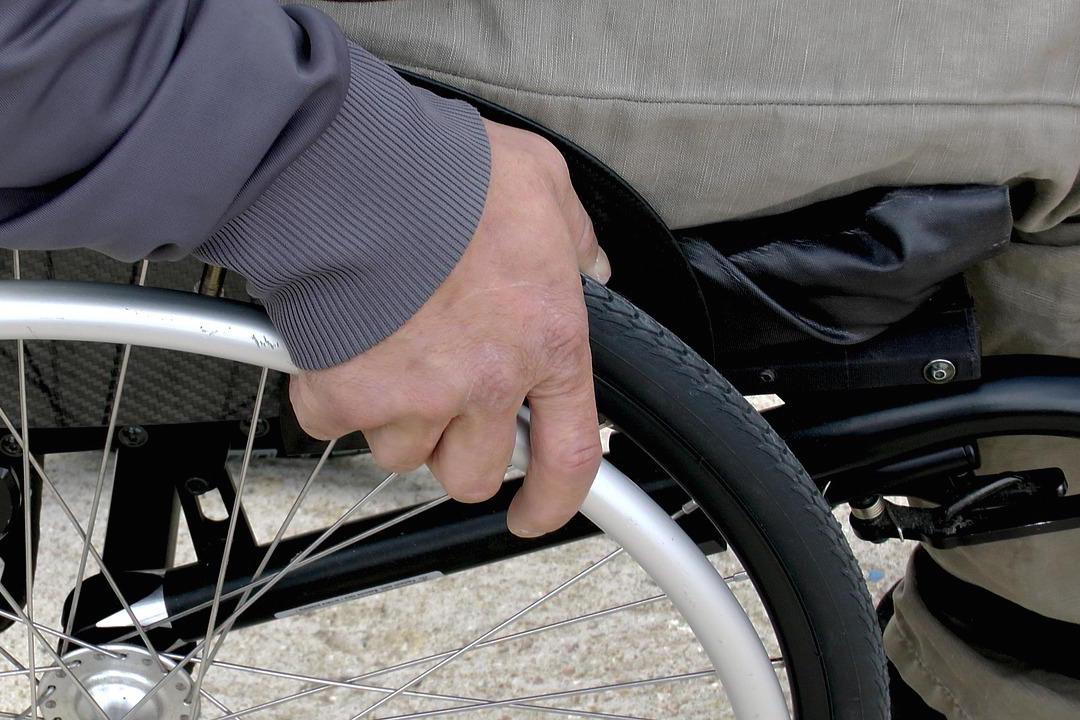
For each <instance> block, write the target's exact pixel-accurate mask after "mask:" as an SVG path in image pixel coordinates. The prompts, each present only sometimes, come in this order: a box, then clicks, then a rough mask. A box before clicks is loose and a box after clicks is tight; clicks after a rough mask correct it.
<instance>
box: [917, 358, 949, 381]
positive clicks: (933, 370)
mask: <svg viewBox="0 0 1080 720" xmlns="http://www.w3.org/2000/svg"><path fill="white" fill-rule="evenodd" d="M923 377H924V378H926V382H928V383H932V384H934V385H944V384H945V383H947V382H950V381H952V379H953V378H954V377H956V366H955V365H953V364H952V362H950V361H948V360H944V359H938V360H931V361H930V362H928V363H926V367H924V368H923Z"/></svg>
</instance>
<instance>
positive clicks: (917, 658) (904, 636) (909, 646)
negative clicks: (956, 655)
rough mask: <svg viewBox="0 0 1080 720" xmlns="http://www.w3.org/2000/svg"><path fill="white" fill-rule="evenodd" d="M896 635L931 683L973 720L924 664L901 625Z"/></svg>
mask: <svg viewBox="0 0 1080 720" xmlns="http://www.w3.org/2000/svg"><path fill="white" fill-rule="evenodd" d="M896 634H897V636H898V637H899V638H900V642H902V643H903V644H904V647H906V648H907V651H908V653H910V655H911V657H912V659H913V660H915V664H916V665H918V666H919V669H920V670H922V671H923V673H924V674H925V675H926V677H927V678H929V680H930V682H931V683H933V685H934V686H935V687H937V688H939V689H940V690H941V691H942V692H943V693H944V694H945V695H946V696H947V697H948V698H949V701H950V702H951V703H952V705H953V708H954V709H955V710H956V711H957V712H958V713H960V714H961V715H962V716H964V717H965V718H967V720H971V715H970V714H969V713H968V711H967V710H965V709H964V707H963V706H962V705H961V704H960V702H959V700H957V699H956V695H954V694H953V693H952V691H951V690H949V688H947V687H945V686H944V685H942V684H941V681H940V680H939V679H938V676H937V675H935V674H934V673H933V672H931V671H930V668H928V667H926V665H925V664H924V663H923V660H922V657H921V656H920V655H919V653H918V652H916V650H915V645H914V643H912V642H911V640H910V639H909V638H908V636H907V633H906V632H905V631H904V629H903V628H902V627H901V626H900V623H897V624H896Z"/></svg>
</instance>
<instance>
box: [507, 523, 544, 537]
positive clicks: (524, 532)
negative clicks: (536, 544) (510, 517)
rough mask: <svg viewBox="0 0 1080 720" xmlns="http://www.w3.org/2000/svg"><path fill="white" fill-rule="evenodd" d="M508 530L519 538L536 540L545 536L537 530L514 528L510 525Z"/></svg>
mask: <svg viewBox="0 0 1080 720" xmlns="http://www.w3.org/2000/svg"><path fill="white" fill-rule="evenodd" d="M506 529H507V530H509V531H510V532H511V533H513V534H514V535H517V536H518V537H519V538H535V537H540V536H541V535H543V534H544V533H542V532H537V531H536V530H531V529H529V528H525V527H518V526H513V525H510V524H507V526H506Z"/></svg>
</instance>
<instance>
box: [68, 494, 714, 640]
mask: <svg viewBox="0 0 1080 720" xmlns="http://www.w3.org/2000/svg"><path fill="white" fill-rule="evenodd" d="M518 487H520V483H519V482H509V483H506V484H505V485H504V486H503V488H502V489H501V490H500V491H499V493H498V494H497V495H496V496H495V498H493V499H492V500H489V501H487V502H484V503H477V504H472V505H459V504H451V503H447V504H443V505H440V506H438V507H435V508H432V509H429V510H426V511H425V512H423V513H421V514H420V515H418V516H417V517H416V518H411V519H408V520H405V521H403V522H401V523H399V524H397V525H395V526H394V531H393V532H392V533H386V537H383V536H382V535H381V534H380V535H376V536H373V537H371V538H368V539H365V540H364V541H362V542H358V543H356V544H354V545H352V546H350V547H346V548H343V549H341V550H339V551H337V552H335V553H333V554H331V555H328V556H326V557H325V558H322V559H319V560H317V561H315V562H312V563H311V564H309V565H306V566H304V567H302V568H298V569H295V570H293V571H291V572H290V573H289V574H288V576H286V577H285V578H284V579H283V580H282V581H281V582H280V583H278V584H276V585H275V586H274V587H273V588H271V590H269V591H268V592H267V593H266V595H265V596H264V597H262V598H260V599H259V600H258V601H257V602H256V603H255V604H253V605H252V606H251V608H250V609H249V610H248V611H246V612H245V613H244V614H243V615H242V616H241V617H240V618H239V620H238V622H237V625H236V627H244V626H247V625H251V624H255V623H259V622H263V621H266V620H271V619H274V618H275V617H280V616H281V615H283V614H289V613H293V612H297V611H301V610H303V609H306V608H309V607H310V608H314V607H318V606H320V605H324V604H325V605H329V604H333V603H335V602H339V601H342V600H346V599H351V598H356V597H361V596H363V595H366V594H371V593H375V592H378V591H379V590H381V589H387V588H390V587H397V586H400V585H402V584H409V583H412V582H417V581H420V580H423V579H426V578H428V577H434V576H435V575H441V574H450V573H453V572H458V571H461V570H466V569H469V568H471V567H476V566H479V565H483V564H485V563H490V562H494V561H496V560H502V559H506V558H510V557H514V556H517V555H520V554H523V553H529V552H535V551H536V550H538V549H542V548H545V547H551V546H554V545H560V544H563V543H567V542H571V541H573V540H577V539H580V538H583V537H588V536H591V535H594V534H597V533H598V532H599V530H598V529H597V528H596V526H594V525H593V524H592V523H591V522H589V521H588V520H586V519H585V518H584V517H583V516H581V515H578V516H577V517H576V518H575V519H574V520H572V521H571V522H570V523H569V524H568V525H566V526H565V527H563V528H562V529H561V530H559V531H557V532H555V533H551V534H549V535H545V536H543V537H541V538H537V539H531V540H525V539H521V538H518V537H515V536H513V535H511V534H510V533H509V532H508V531H507V529H506V507H507V506H508V504H509V501H510V498H511V497H512V495H513V493H514V492H516V491H517V489H518ZM643 487H645V489H646V490H647V492H649V494H650V495H651V496H652V497H653V498H654V499H655V500H657V502H659V503H660V505H661V506H662V507H664V508H665V509H666V510H668V511H669V512H674V511H675V510H677V509H678V508H679V507H681V506H682V504H683V503H684V502H685V501H686V494H685V493H684V492H683V491H682V490H681V489H680V488H679V487H678V486H677V485H676V484H675V483H674V481H672V480H670V479H663V478H662V479H657V480H655V481H652V482H649V483H645V484H643ZM406 511H407V509H403V510H400V511H395V512H393V513H389V514H384V515H377V516H372V517H368V518H364V519H361V520H357V521H354V522H351V523H348V524H346V525H344V526H343V527H342V528H341V529H339V530H338V532H336V533H334V534H333V535H331V536H330V537H329V538H328V539H327V540H326V541H325V543H324V544H323V546H321V547H322V548H328V547H332V546H334V545H337V544H339V543H342V542H345V541H347V540H348V539H350V538H355V537H358V536H360V535H361V534H362V533H364V532H365V531H366V530H369V529H370V528H373V527H375V526H377V525H379V524H381V523H384V522H386V521H387V520H389V519H392V518H393V517H396V516H397V515H399V514H401V513H404V512H406ZM680 524H681V525H682V527H683V528H684V530H685V531H686V532H687V534H688V535H690V537H691V538H695V539H698V540H699V541H700V542H701V543H702V545H703V548H704V549H705V550H706V551H711V550H715V549H717V545H716V542H715V537H716V531H715V529H714V528H713V527H712V526H711V524H710V523H709V520H708V519H707V518H706V517H705V516H704V514H703V513H700V512H698V513H692V514H691V515H689V516H687V517H686V518H684V519H683V520H682V521H681V523H680ZM319 534H320V533H311V534H305V535H300V536H296V537H293V538H289V539H287V540H284V541H283V542H282V543H281V545H279V546H278V548H277V550H276V552H275V554H274V555H273V556H272V558H271V560H270V562H269V564H268V566H267V569H266V571H265V573H264V575H265V576H269V575H271V574H273V573H274V572H276V571H278V570H280V569H281V568H283V567H284V566H285V565H287V564H288V563H289V562H290V561H291V560H292V559H293V558H294V557H296V556H297V554H299V553H300V552H301V551H302V550H304V549H305V548H307V547H308V545H309V544H310V543H311V542H312V540H314V539H315V538H316V537H317V536H318V535H319ZM262 551H263V548H259V549H258V550H257V551H256V553H257V555H258V557H260V558H261V555H262ZM252 570H253V568H252V567H251V566H250V565H248V566H246V567H245V565H244V563H242V562H230V563H229V572H228V575H227V577H226V582H225V585H224V588H223V591H224V593H225V594H226V595H227V594H228V593H229V592H231V591H233V590H235V589H237V588H239V587H241V586H243V585H244V584H246V583H248V582H250V581H251V578H252V575H251V573H252ZM216 574H217V568H216V567H208V566H207V565H205V564H202V563H196V564H193V565H186V566H182V567H178V568H172V569H169V570H167V571H165V572H164V573H163V574H162V573H153V574H151V573H140V572H129V573H122V574H120V575H119V576H118V578H117V580H118V582H120V584H121V585H122V587H125V588H131V595H130V596H129V597H130V598H133V599H139V598H142V597H145V596H146V595H149V594H150V593H151V592H152V591H154V590H156V589H157V588H158V587H162V588H163V589H164V598H165V604H166V608H167V610H168V612H169V613H170V614H178V613H180V612H183V611H185V610H188V609H191V608H193V607H195V606H197V605H200V604H202V603H206V602H208V601H209V600H211V599H212V597H213V592H214V586H215V580H216ZM82 592H83V598H84V599H83V600H80V603H79V617H78V618H77V619H76V620H77V622H76V625H75V627H76V629H77V631H76V634H77V635H78V636H79V637H80V638H82V639H84V640H87V641H92V642H106V641H109V640H113V639H115V638H117V637H119V636H121V635H123V634H125V633H126V632H127V629H125V628H112V629H108V630H102V629H99V628H95V627H94V626H95V625H96V623H97V622H98V621H99V620H101V619H102V618H103V617H107V616H109V615H112V614H113V613H115V612H117V611H118V610H119V609H120V606H119V604H118V603H117V602H116V600H115V597H114V595H113V594H112V591H111V590H110V589H109V588H108V586H107V585H106V584H105V583H104V582H103V581H102V580H101V578H99V577H98V576H95V577H94V581H93V582H92V583H90V582H88V583H87V584H85V585H84V587H83V591H82ZM236 597H237V596H234V597H232V598H228V599H225V600H223V601H222V603H221V609H220V611H219V615H220V617H227V616H228V615H229V614H231V613H232V612H233V611H234V610H235V609H236V607H237V605H236ZM208 613H209V608H203V609H202V610H199V611H196V612H193V613H191V614H190V615H187V616H185V617H184V618H180V619H177V620H175V621H174V622H172V624H171V626H170V627H169V628H161V629H157V630H155V631H154V633H153V635H152V636H151V637H152V638H153V639H154V642H155V643H157V644H158V646H159V647H173V646H175V645H176V644H177V643H180V642H183V641H187V640H192V639H197V638H200V637H202V634H203V633H205V632H206V624H207V621H208V620H207V619H208Z"/></svg>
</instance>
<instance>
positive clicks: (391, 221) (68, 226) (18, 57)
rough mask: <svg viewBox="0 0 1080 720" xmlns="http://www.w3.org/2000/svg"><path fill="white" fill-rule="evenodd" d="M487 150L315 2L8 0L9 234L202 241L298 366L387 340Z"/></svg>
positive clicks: (69, 239) (178, 249) (4, 205)
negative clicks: (257, 299) (240, 280)
mask: <svg viewBox="0 0 1080 720" xmlns="http://www.w3.org/2000/svg"><path fill="white" fill-rule="evenodd" d="M353 72H355V73H356V75H355V77H354V76H352V73H353ZM346 96H347V97H346ZM324 131H325V133H324ZM317 140H318V142H316V141H317ZM313 143H314V145H313ZM486 143H487V139H486V134H485V133H484V130H483V127H482V125H481V123H480V122H479V120H478V117H477V116H476V114H475V112H473V111H472V110H471V109H468V108H467V107H466V106H464V105H461V104H450V103H445V102H442V101H436V100H435V99H433V98H432V97H431V96H429V95H427V94H426V93H423V92H420V91H413V90H412V89H411V88H410V87H409V86H408V85H407V84H406V83H405V82H404V81H402V80H400V79H399V78H397V77H395V76H394V75H393V74H392V73H391V72H390V71H389V70H388V69H387V68H386V67H385V66H382V65H381V64H379V63H378V62H377V61H375V60H374V59H373V58H372V57H371V56H370V55H367V54H366V53H364V52H363V51H361V50H359V49H357V48H355V47H351V48H350V47H349V45H348V44H347V43H346V41H345V38H344V36H343V35H342V33H341V31H340V29H339V28H338V27H337V26H336V25H335V24H334V23H333V22H332V21H331V20H330V19H329V18H327V17H326V16H325V15H323V14H322V13H320V12H319V11H317V10H313V9H311V8H305V7H290V8H284V9H282V8H281V7H280V6H279V5H278V4H277V3H276V2H275V1H274V0H145V1H144V2H133V1H130V0H95V1H94V2H77V1H69V2H54V1H51V0H19V2H2V3H0V247H8V248H19V249H50V250H52V249H61V248H73V247H88V248H93V249H95V250H99V251H101V252H103V253H106V254H108V255H110V256H112V257H115V258H118V259H122V260H133V259H136V258H142V257H152V258H154V259H176V258H180V257H183V256H185V255H187V254H189V253H191V252H192V251H194V250H195V249H196V247H198V246H200V244H201V243H204V241H206V240H207V238H208V236H211V235H212V234H213V237H212V238H211V240H210V241H209V242H206V244H205V245H202V247H201V248H200V249H199V254H200V255H201V256H202V257H206V258H212V259H213V260H214V261H215V262H217V263H218V264H221V265H224V266H226V267H229V268H233V269H236V270H238V271H240V272H241V273H242V274H245V275H247V276H248V277H249V278H251V279H252V281H253V282H252V286H253V287H252V290H253V294H255V295H258V296H261V297H263V298H264V299H265V300H266V303H267V306H268V308H269V310H270V312H271V316H272V318H273V320H274V322H275V323H277V324H278V326H279V328H280V329H281V330H282V331H283V332H284V334H285V337H286V341H287V343H288V345H289V348H290V350H291V352H292V354H293V357H294V360H295V361H296V362H297V363H298V364H300V365H301V366H304V367H309V368H313V367H325V366H327V365H331V364H334V363H337V362H341V361H343V360H345V359H347V358H348V357H351V356H352V355H355V354H357V353H359V352H361V351H363V350H364V349H366V348H367V347H370V345H371V344H373V343H374V342H378V340H379V339H381V338H383V337H385V336H386V335H387V334H388V333H390V332H392V331H393V330H394V329H396V327H397V326H399V325H401V324H402V323H403V322H404V321H405V320H406V319H408V317H409V316H410V315H411V314H412V313H413V312H414V311H415V310H416V309H417V308H418V307H419V306H420V304H422V303H423V301H424V300H426V298H427V297H428V296H429V295H430V293H431V292H432V291H433V290H434V288H435V287H437V286H438V284H439V283H440V282H441V281H442V280H443V279H444V278H445V276H446V274H447V273H448V272H449V269H450V268H451V267H453V264H454V263H455V262H456V260H457V259H458V257H459V256H460V253H461V252H462V250H463V248H464V247H465V245H466V243H467V242H468V240H469V238H470V237H471V235H472V232H473V231H474V229H475V224H476V221H477V219H478V218H479V214H480V210H481V209H482V205H483V198H484V196H485V193H486V188H487V171H488V163H489V157H488V151H487V144H486ZM309 148H310V149H309ZM294 162H295V163H296V165H297V167H295V168H292V169H291V170H290V171H289V172H287V173H286V172H285V171H286V168H290V166H291V165H292V164H293V163H294ZM283 173H284V174H283ZM375 178H378V179H377V180H376V179H375ZM376 186H377V187H376ZM256 198H259V202H258V203H257V205H256V206H252V204H253V203H255V201H256ZM249 208H250V210H249ZM246 210H248V212H244V211H246ZM285 228H287V229H285ZM215 233H216V234H215Z"/></svg>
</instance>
